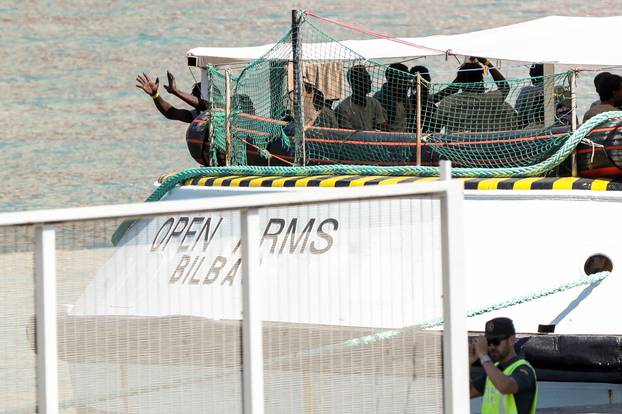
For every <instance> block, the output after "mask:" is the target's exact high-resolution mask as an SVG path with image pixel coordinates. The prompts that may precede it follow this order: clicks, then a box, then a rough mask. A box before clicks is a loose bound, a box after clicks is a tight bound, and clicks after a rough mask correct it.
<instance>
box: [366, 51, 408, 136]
mask: <svg viewBox="0 0 622 414" xmlns="http://www.w3.org/2000/svg"><path fill="white" fill-rule="evenodd" d="M407 73H408V67H407V66H406V65H404V64H403V63H393V64H391V65H389V67H388V68H387V69H386V70H385V71H384V76H385V78H386V79H387V82H386V83H385V84H383V85H382V88H381V89H380V90H379V91H378V92H376V93H375V94H374V98H376V99H377V100H378V102H380V104H381V105H382V107H383V108H384V110H385V113H386V115H387V127H388V128H387V129H388V130H389V131H399V132H406V131H407V130H408V115H409V112H410V105H409V101H408V83H409V78H408V75H407Z"/></svg>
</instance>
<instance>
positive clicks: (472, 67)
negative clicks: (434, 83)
mask: <svg viewBox="0 0 622 414" xmlns="http://www.w3.org/2000/svg"><path fill="white" fill-rule="evenodd" d="M456 83H460V84H466V85H463V86H461V88H462V90H468V91H470V92H483V91H484V87H483V86H484V68H483V66H482V65H480V64H479V63H478V62H466V63H463V64H462V65H461V66H460V68H458V74H457V75H456Z"/></svg>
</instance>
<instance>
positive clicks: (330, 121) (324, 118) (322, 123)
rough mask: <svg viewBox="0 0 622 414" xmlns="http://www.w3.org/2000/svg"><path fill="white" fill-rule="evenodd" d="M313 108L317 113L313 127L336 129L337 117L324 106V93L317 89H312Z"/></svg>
mask: <svg viewBox="0 0 622 414" xmlns="http://www.w3.org/2000/svg"><path fill="white" fill-rule="evenodd" d="M313 108H314V109H315V110H316V111H318V114H317V117H316V118H315V121H314V122H313V126H317V127H322V128H338V127H339V124H338V122H337V116H336V115H335V112H334V111H333V110H332V109H330V108H329V107H328V106H326V101H325V100H324V93H322V91H320V90H319V89H317V88H315V87H314V88H313Z"/></svg>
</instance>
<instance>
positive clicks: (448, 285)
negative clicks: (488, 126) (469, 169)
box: [440, 161, 469, 414]
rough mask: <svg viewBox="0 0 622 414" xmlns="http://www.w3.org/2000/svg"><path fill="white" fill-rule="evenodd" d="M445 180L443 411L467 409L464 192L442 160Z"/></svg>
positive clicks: (443, 224) (442, 235) (442, 209)
mask: <svg viewBox="0 0 622 414" xmlns="http://www.w3.org/2000/svg"><path fill="white" fill-rule="evenodd" d="M440 166H441V180H443V181H445V182H446V183H447V189H446V190H445V196H444V197H443V199H442V201H441V242H442V249H443V250H442V251H443V254H442V269H443V320H444V326H443V383H444V384H443V385H444V390H445V391H444V407H445V410H444V411H445V412H446V413H455V414H461V413H468V412H469V394H468V392H469V364H468V346H467V343H468V338H467V330H466V305H465V299H464V288H465V286H464V277H463V267H464V261H463V248H464V240H463V217H462V215H463V192H462V190H461V187H460V186H461V185H462V184H461V183H459V182H457V181H456V182H451V163H450V162H449V161H441V165H440Z"/></svg>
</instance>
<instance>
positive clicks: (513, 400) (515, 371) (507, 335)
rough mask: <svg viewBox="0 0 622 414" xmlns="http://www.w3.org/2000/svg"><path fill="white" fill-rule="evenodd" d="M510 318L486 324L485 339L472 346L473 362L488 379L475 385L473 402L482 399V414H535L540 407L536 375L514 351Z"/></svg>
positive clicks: (474, 380) (483, 337) (496, 319)
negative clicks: (479, 365) (537, 407)
mask: <svg viewBox="0 0 622 414" xmlns="http://www.w3.org/2000/svg"><path fill="white" fill-rule="evenodd" d="M515 335H516V332H515V330H514V324H513V323H512V320H511V319H509V318H494V319H492V320H490V321H488V322H486V331H485V335H484V336H479V337H477V338H476V339H475V341H474V342H473V343H471V344H470V346H469V362H470V364H471V365H472V364H473V363H474V362H475V361H477V360H479V361H480V363H481V365H482V367H483V368H484V372H485V375H482V376H480V377H478V378H474V379H472V381H471V390H470V395H471V398H476V397H479V396H482V397H483V398H482V414H534V413H535V412H536V406H537V403H538V385H537V380H536V372H535V370H534V369H533V367H532V366H531V365H530V364H529V362H527V361H526V360H525V359H524V358H521V357H519V356H518V355H517V354H516V351H515V350H514V344H515V342H516V336H515Z"/></svg>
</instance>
